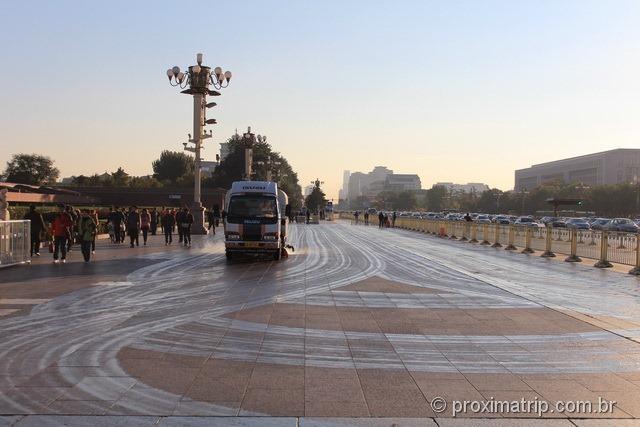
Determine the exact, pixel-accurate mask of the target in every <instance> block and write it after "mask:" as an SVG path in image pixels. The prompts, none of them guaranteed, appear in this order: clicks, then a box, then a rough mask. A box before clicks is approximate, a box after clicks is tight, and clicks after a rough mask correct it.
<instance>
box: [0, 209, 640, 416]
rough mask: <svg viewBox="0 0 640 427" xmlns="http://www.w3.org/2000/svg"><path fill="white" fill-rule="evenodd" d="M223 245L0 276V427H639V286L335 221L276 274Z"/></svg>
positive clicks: (38, 263)
mask: <svg viewBox="0 0 640 427" xmlns="http://www.w3.org/2000/svg"><path fill="white" fill-rule="evenodd" d="M221 239H222V236H220V234H218V235H217V236H203V237H199V238H197V239H195V242H194V246H193V247H191V248H189V249H187V248H183V247H178V246H177V245H175V244H174V245H173V246H170V247H165V246H164V243H163V242H161V238H160V236H156V237H152V238H151V240H150V245H149V246H148V247H144V248H143V247H141V248H135V249H130V248H129V247H128V245H121V246H118V245H112V244H110V243H108V242H106V241H101V242H100V243H99V245H98V249H97V254H96V256H95V260H94V261H92V262H91V263H90V264H85V263H84V262H82V261H81V256H80V254H79V251H77V250H76V251H73V252H72V253H71V256H70V258H69V260H68V262H67V264H65V265H54V264H53V263H51V259H50V256H49V254H43V256H42V257H41V258H39V259H36V260H35V261H34V262H33V264H32V265H30V266H17V267H12V268H9V269H5V270H0V415H1V416H0V426H9V425H16V426H20V427H23V426H32V425H33V426H39V425H87V424H91V425H123V426H124V425H127V426H129V425H140V426H147V425H149V426H153V425H159V426H183V425H186V426H189V425H193V426H200V425H202V426H204V425H209V426H218V425H220V426H238V427H239V426H272V425H273V426H298V425H299V426H309V427H311V426H317V427H320V426H335V427H347V426H363V427H364V426H376V427H377V426H380V427H382V426H392V425H396V426H429V425H433V426H436V425H437V426H467V425H473V426H486V425H504V426H508V425H522V426H538V425H552V426H556V425H557V426H571V425H578V426H607V425H611V426H614V425H615V426H627V425H628V426H632V425H633V426H637V425H640V420H637V418H640V309H639V307H640V304H639V303H640V279H637V278H635V277H632V276H629V275H626V274H621V273H618V272H615V271H602V270H598V269H595V268H592V267H590V266H588V265H577V264H569V263H562V262H558V261H557V260H549V259H543V258H540V257H539V256H535V255H533V256H527V255H522V254H519V253H512V252H509V251H505V250H501V249H496V248H490V247H486V246H479V245H472V244H468V243H461V242H456V241H450V240H448V239H440V238H437V237H434V236H429V235H424V234H421V233H415V232H410V231H404V230H397V229H384V230H380V229H378V228H377V227H373V226H371V227H364V226H354V225H351V224H350V223H349V222H346V221H336V222H333V223H324V222H323V223H322V224H320V225H292V226H291V240H292V243H293V245H294V246H295V248H296V250H295V252H294V253H291V254H290V256H289V257H288V259H284V260H282V261H280V262H274V261H255V260H251V259H249V260H244V261H237V262H233V263H228V262H227V261H226V260H225V255H224V246H223V243H222V240H221ZM612 401H613V402H615V404H611V405H610V407H608V408H603V404H606V405H609V402H612ZM483 402H484V405H482V403H483ZM496 402H519V403H521V404H522V405H521V406H518V405H516V404H514V405H515V406H514V405H512V406H506V407H505V406H499V405H494V403H496ZM558 402H560V404H562V406H557V404H558ZM576 402H582V404H581V405H576ZM585 402H589V403H590V404H591V406H590V407H588V406H587V405H586V403H585ZM524 403H528V405H529V406H528V407H527V408H524V409H523V406H524ZM544 404H548V407H546V408H545V407H544ZM516 406H517V407H516ZM576 406H577V407H576ZM96 416H100V417H96ZM266 416H268V417H273V418H265V417H266ZM232 417H237V418H232ZM540 418H544V419H543V420H541V419H540Z"/></svg>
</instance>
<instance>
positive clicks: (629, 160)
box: [514, 148, 640, 191]
mask: <svg viewBox="0 0 640 427" xmlns="http://www.w3.org/2000/svg"><path fill="white" fill-rule="evenodd" d="M639 179H640V149H637V148H618V149H616V150H609V151H602V152H600V153H594V154H587V155H584V156H578V157H571V158H568V159H562V160H556V161H553V162H547V163H540V164H537V165H533V166H531V167H530V168H526V169H519V170H516V171H515V186H514V188H515V190H516V191H523V190H527V189H533V188H536V187H538V186H540V185H542V184H545V183H549V182H553V181H560V182H563V183H582V184H584V185H589V186H593V185H607V184H621V183H625V182H634V181H635V180H639Z"/></svg>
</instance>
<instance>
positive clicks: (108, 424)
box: [15, 415, 158, 427]
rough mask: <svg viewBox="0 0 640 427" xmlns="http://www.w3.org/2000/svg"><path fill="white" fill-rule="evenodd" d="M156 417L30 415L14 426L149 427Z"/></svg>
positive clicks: (154, 423)
mask: <svg viewBox="0 0 640 427" xmlns="http://www.w3.org/2000/svg"><path fill="white" fill-rule="evenodd" d="M157 422H158V417H115V416H114V417H110V416H65V415H30V416H27V417H25V418H23V419H22V420H20V421H18V423H17V424H15V426H16V427H85V426H88V425H90V426H94V427H151V426H154V425H156V423H157Z"/></svg>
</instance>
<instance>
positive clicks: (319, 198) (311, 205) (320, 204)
mask: <svg viewBox="0 0 640 427" xmlns="http://www.w3.org/2000/svg"><path fill="white" fill-rule="evenodd" d="M326 204H327V198H326V196H325V194H324V191H322V190H321V189H320V187H319V186H317V185H316V186H314V187H313V190H312V191H311V193H310V194H309V195H308V196H307V197H306V199H305V200H304V205H305V206H306V207H307V209H309V210H310V211H311V212H319V211H320V210H321V209H324V207H325V205H326Z"/></svg>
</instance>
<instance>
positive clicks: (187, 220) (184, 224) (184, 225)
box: [178, 207, 193, 247]
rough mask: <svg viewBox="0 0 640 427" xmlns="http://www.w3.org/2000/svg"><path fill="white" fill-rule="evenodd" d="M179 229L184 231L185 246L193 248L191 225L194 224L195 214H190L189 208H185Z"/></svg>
mask: <svg viewBox="0 0 640 427" xmlns="http://www.w3.org/2000/svg"><path fill="white" fill-rule="evenodd" d="M180 221H181V222H179V223H178V224H179V227H180V228H181V229H182V239H183V241H184V246H185V247H188V246H191V225H192V224H193V214H192V213H191V212H189V208H187V207H185V208H184V209H183V210H182V215H181V216H180Z"/></svg>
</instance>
